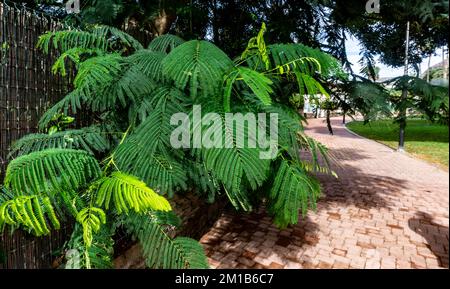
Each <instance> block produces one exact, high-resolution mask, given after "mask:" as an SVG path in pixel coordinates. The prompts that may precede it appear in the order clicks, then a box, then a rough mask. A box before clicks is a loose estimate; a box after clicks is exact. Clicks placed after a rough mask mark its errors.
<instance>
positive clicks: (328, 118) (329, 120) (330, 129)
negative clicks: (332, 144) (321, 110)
mask: <svg viewBox="0 0 450 289" xmlns="http://www.w3.org/2000/svg"><path fill="white" fill-rule="evenodd" d="M330 114H331V111H330V110H329V109H327V127H328V131H329V132H330V134H331V135H333V128H332V127H331V119H330Z"/></svg>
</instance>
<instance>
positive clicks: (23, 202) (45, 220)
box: [0, 196, 60, 236]
mask: <svg viewBox="0 0 450 289" xmlns="http://www.w3.org/2000/svg"><path fill="white" fill-rule="evenodd" d="M4 224H7V225H9V226H13V227H23V228H24V229H26V230H29V231H31V232H33V234H34V235H36V236H43V235H48V234H49V233H50V229H49V228H50V224H51V225H52V226H53V227H54V228H55V229H59V228H60V224H59V221H58V219H57V218H56V214H55V212H54V210H53V207H52V205H51V203H50V200H49V198H48V197H42V198H41V197H38V196H18V197H15V198H13V199H11V200H8V201H6V202H4V203H3V204H1V205H0V228H2V227H3V225H4Z"/></svg>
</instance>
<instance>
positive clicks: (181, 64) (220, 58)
mask: <svg viewBox="0 0 450 289" xmlns="http://www.w3.org/2000/svg"><path fill="white" fill-rule="evenodd" d="M232 67H233V62H232V61H231V59H230V58H229V57H228V56H227V55H226V54H225V53H224V52H223V51H222V50H220V49H219V48H217V47H216V46H215V45H214V44H212V43H210V42H207V41H198V40H191V41H189V42H186V43H183V44H181V45H180V46H178V47H176V48H175V49H174V50H172V51H171V52H170V53H169V54H168V55H167V56H166V57H165V58H164V60H163V70H164V73H165V74H167V76H168V77H170V78H171V79H172V80H173V81H174V84H175V86H176V87H177V88H179V89H181V90H184V89H186V88H188V89H189V92H190V95H191V97H192V98H196V97H197V95H200V96H204V97H211V96H215V95H219V93H220V92H221V88H222V82H223V77H224V75H225V73H226V72H227V71H228V70H231V68H232Z"/></svg>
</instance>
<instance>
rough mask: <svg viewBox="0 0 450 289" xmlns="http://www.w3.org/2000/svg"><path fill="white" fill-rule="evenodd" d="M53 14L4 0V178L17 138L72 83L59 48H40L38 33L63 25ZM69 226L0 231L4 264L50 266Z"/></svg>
mask: <svg viewBox="0 0 450 289" xmlns="http://www.w3.org/2000/svg"><path fill="white" fill-rule="evenodd" d="M61 26H62V24H61V23H60V22H59V21H58V20H56V19H52V18H51V17H49V16H47V15H44V14H40V13H36V12H34V11H32V10H29V9H27V8H25V7H24V6H18V5H14V4H10V3H9V2H6V1H5V0H0V182H1V181H2V178H3V176H4V171H5V168H6V165H7V162H8V159H7V155H8V152H9V147H10V145H11V143H12V142H13V141H14V140H17V139H18V138H20V137H22V136H24V135H25V134H28V133H33V132H36V131H37V124H38V120H39V118H40V116H41V115H42V113H43V112H45V111H46V109H47V108H48V107H49V106H50V105H51V104H53V103H54V102H56V101H57V100H59V99H60V98H61V97H62V96H63V95H64V94H65V93H66V92H67V91H68V89H69V88H70V82H71V77H66V78H62V77H60V76H57V75H53V74H52V72H51V66H52V64H53V62H54V60H55V57H56V52H55V51H52V52H50V53H49V54H48V55H44V54H43V53H41V52H40V51H39V50H38V49H37V48H36V43H37V40H38V37H39V35H41V34H43V33H44V32H46V31H48V30H56V29H58V28H61ZM68 227H70V226H65V227H64V228H63V229H61V230H59V231H58V232H55V233H54V234H52V235H51V236H48V237H44V238H34V237H32V236H30V235H28V234H27V233H25V232H18V231H17V232H14V233H13V234H9V233H8V232H4V233H3V234H0V268H49V267H51V266H52V262H53V261H54V258H55V256H54V255H55V253H57V252H56V251H55V249H57V248H60V247H61V246H62V245H63V243H64V241H65V240H66V239H67V237H68V236H67V234H68Z"/></svg>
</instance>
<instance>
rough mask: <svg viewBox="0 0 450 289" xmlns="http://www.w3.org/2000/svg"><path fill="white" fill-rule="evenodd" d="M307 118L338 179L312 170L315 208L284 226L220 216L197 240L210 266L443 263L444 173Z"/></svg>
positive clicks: (252, 217) (261, 216)
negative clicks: (318, 191) (316, 185)
mask: <svg viewBox="0 0 450 289" xmlns="http://www.w3.org/2000/svg"><path fill="white" fill-rule="evenodd" d="M308 123H309V124H308V126H307V127H306V131H305V132H306V134H307V135H309V136H310V137H312V138H314V139H316V140H317V141H319V142H321V143H323V144H324V145H326V146H327V147H328V148H329V154H330V156H331V159H333V160H335V165H333V170H335V171H336V173H337V174H338V176H339V178H337V179H336V178H334V177H332V176H325V175H318V176H317V178H318V179H319V181H320V182H321V184H322V186H323V194H322V195H323V196H322V198H321V199H319V201H318V204H317V210H316V211H315V212H312V211H310V212H308V214H307V217H306V218H303V219H299V223H298V224H296V225H293V226H290V227H289V228H288V229H286V230H280V229H278V228H277V227H276V226H274V224H273V222H272V217H271V216H269V215H268V214H267V213H265V211H264V208H261V209H259V210H258V211H255V212H253V213H250V214H245V215H242V214H240V213H235V212H233V211H230V212H227V213H225V214H223V215H222V217H221V218H220V219H219V220H218V221H217V222H216V224H215V225H214V227H213V228H211V230H210V232H208V233H207V234H205V235H204V236H203V237H202V239H201V243H203V244H204V246H205V250H206V253H207V255H208V260H209V263H210V265H211V267H212V268H257V269H262V268H270V267H271V266H272V267H277V268H281V267H282V268H402V269H408V268H442V267H444V268H448V263H449V239H448V238H449V229H448V224H449V214H448V212H449V195H448V187H449V180H448V172H444V171H442V170H440V169H438V168H436V167H434V166H432V165H429V164H427V163H425V162H423V161H421V160H417V159H414V158H412V157H411V156H409V155H408V154H401V153H397V152H394V151H393V150H391V149H389V148H387V147H386V146H384V145H381V144H379V143H376V142H374V141H371V140H367V139H364V138H360V137H358V136H355V135H353V134H351V133H349V132H348V131H347V130H346V129H345V128H344V127H343V125H342V124H341V120H340V119H338V118H333V119H332V125H333V128H334V132H335V133H334V135H330V134H329V133H328V131H327V128H326V125H325V124H324V123H323V120H322V119H311V120H308ZM307 157H308V156H306V155H305V158H307Z"/></svg>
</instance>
